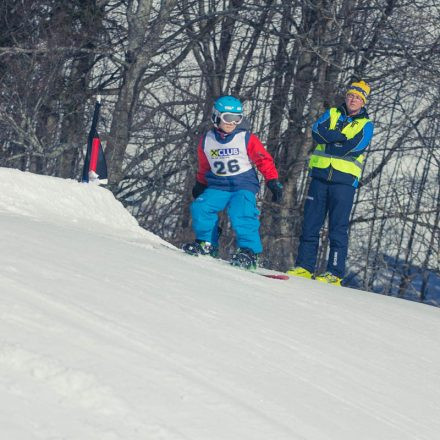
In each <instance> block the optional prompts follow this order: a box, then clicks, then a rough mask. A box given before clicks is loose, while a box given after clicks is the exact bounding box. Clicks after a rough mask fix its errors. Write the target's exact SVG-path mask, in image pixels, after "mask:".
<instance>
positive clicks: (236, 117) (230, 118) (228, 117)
mask: <svg viewBox="0 0 440 440" xmlns="http://www.w3.org/2000/svg"><path fill="white" fill-rule="evenodd" d="M220 120H221V121H222V122H224V123H225V124H235V125H238V124H240V123H241V121H242V120H243V115H242V114H240V113H220Z"/></svg>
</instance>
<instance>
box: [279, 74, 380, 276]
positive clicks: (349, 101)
mask: <svg viewBox="0 0 440 440" xmlns="http://www.w3.org/2000/svg"><path fill="white" fill-rule="evenodd" d="M369 94H370V87H369V86H368V84H366V83H365V82H364V81H359V82H354V83H352V84H351V85H350V87H349V88H348V90H347V93H346V95H345V103H344V104H342V105H341V106H339V107H332V108H330V109H329V110H327V111H326V112H325V113H324V114H323V115H322V116H321V117H320V118H319V119H318V120H317V121H316V122H315V124H314V125H313V128H312V135H313V139H314V140H315V141H316V142H317V143H318V145H317V146H316V149H315V151H314V152H313V154H312V156H311V158H310V163H309V169H310V176H311V178H312V180H311V182H310V187H309V192H308V195H307V197H306V202H305V206H304V222H303V229H302V235H301V239H300V245H299V249H298V256H297V259H296V263H295V267H294V268H292V269H291V270H289V271H288V272H287V273H288V274H290V275H294V276H299V277H304V278H312V277H313V275H314V272H315V265H316V258H317V253H318V244H319V231H320V229H321V227H322V226H323V224H324V221H325V218H326V216H327V214H328V216H329V239H330V254H329V258H328V264H327V271H326V272H325V273H323V274H321V275H319V276H317V277H316V280H318V281H322V282H325V283H329V284H336V285H341V281H342V279H343V277H344V274H345V260H346V258H347V250H348V224H349V218H350V213H351V209H352V206H353V199H354V194H355V190H356V188H357V186H358V183H359V178H360V176H361V172H362V167H363V162H364V152H365V150H366V149H367V147H368V145H369V143H370V141H371V138H372V136H373V129H374V127H373V122H372V121H371V120H370V119H369V117H368V113H367V111H366V109H365V107H364V106H365V104H366V103H367V98H368V95H369Z"/></svg>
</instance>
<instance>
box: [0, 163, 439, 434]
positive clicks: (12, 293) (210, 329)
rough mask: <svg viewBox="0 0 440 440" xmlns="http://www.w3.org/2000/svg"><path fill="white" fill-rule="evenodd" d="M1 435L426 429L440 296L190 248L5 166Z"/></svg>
mask: <svg viewBox="0 0 440 440" xmlns="http://www.w3.org/2000/svg"><path fill="white" fill-rule="evenodd" d="M0 185H1V188H2V191H1V193H0V231H1V253H0V258H1V262H0V438H1V439H5V440H39V439H44V440H61V439H62V440H119V439H121V440H122V439H123V440H156V439H157V440H159V439H160V440H304V439H307V440H363V439H365V440H372V439H374V440H416V439H423V440H435V439H438V438H439V432H440V373H439V372H440V343H439V339H440V309H438V308H435V307H431V306H427V305H423V304H419V303H415V302H410V301H405V300H401V299H396V298H392V297H386V296H380V295H377V294H371V293H366V292H361V291H358V290H352V289H347V288H341V287H335V286H326V285H323V284H321V283H318V282H316V281H311V280H302V279H292V278H291V279H290V280H288V281H277V280H271V279H267V278H264V277H261V276H258V275H256V274H252V273H248V272H245V271H242V270H239V269H235V268H232V267H229V265H227V264H225V263H222V262H219V261H215V260H213V259H211V258H210V257H204V258H202V257H199V258H195V257H190V256H187V255H185V254H183V253H182V252H181V251H179V250H177V249H175V248H174V247H173V246H171V245H169V244H167V243H166V242H164V241H163V240H161V239H160V238H158V237H157V236H155V235H153V234H151V233H149V232H146V231H145V230H143V229H141V228H140V227H139V226H138V225H137V223H136V221H135V220H134V219H133V217H131V216H130V214H129V213H128V212H127V211H126V210H125V209H124V208H123V206H122V205H121V204H120V203H119V202H117V201H116V200H115V199H114V197H113V196H112V194H111V193H110V192H109V191H108V190H106V189H105V188H102V187H98V186H94V185H87V184H82V183H77V182H75V181H72V180H63V179H57V178H51V177H44V176H37V175H33V174H29V173H22V172H20V171H17V170H11V169H4V168H0Z"/></svg>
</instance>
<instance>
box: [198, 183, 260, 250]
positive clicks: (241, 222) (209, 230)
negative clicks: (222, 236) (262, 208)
mask: <svg viewBox="0 0 440 440" xmlns="http://www.w3.org/2000/svg"><path fill="white" fill-rule="evenodd" d="M225 208H226V209H227V213H228V215H229V219H230V221H231V225H232V229H233V230H234V232H235V235H236V242H237V246H238V247H240V248H247V249H251V250H252V251H253V252H255V253H256V254H259V253H260V252H261V251H262V250H263V246H262V244H261V239H260V232H259V229H260V220H259V219H258V217H259V215H260V212H259V211H258V209H257V202H256V197H255V194H254V193H253V192H251V191H247V190H239V191H222V190H219V189H210V188H208V189H206V190H205V191H204V192H203V194H201V195H200V196H199V197H197V199H196V200H194V202H193V203H192V204H191V216H192V227H193V230H194V233H195V235H196V239H198V240H202V241H209V242H210V243H211V244H213V245H214V246H218V233H217V226H218V213H219V212H221V211H223V210H224V209H225Z"/></svg>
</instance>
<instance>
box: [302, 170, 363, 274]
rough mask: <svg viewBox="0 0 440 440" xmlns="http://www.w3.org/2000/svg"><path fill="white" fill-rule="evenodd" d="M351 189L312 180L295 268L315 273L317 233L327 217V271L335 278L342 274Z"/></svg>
mask: <svg viewBox="0 0 440 440" xmlns="http://www.w3.org/2000/svg"><path fill="white" fill-rule="evenodd" d="M354 193H355V188H354V187H353V186H350V185H344V184H341V183H332V182H327V181H324V180H319V179H312V181H311V183H310V187H309V192H308V194H307V198H306V202H305V206H304V224H303V229H302V235H301V239H300V245H299V248H298V256H297V258H296V262H295V265H296V266H301V267H303V268H304V269H307V270H308V271H310V272H312V273H313V272H314V271H315V265H316V258H317V254H318V245H319V231H320V230H321V228H322V226H323V224H324V221H325V218H326V216H327V214H328V216H329V240H330V253H329V258H328V264H327V271H328V272H331V273H332V274H333V275H336V276H337V277H340V278H343V277H344V275H345V260H346V259H347V251H348V223H349V219H350V213H351V208H352V206H353V199H354Z"/></svg>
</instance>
